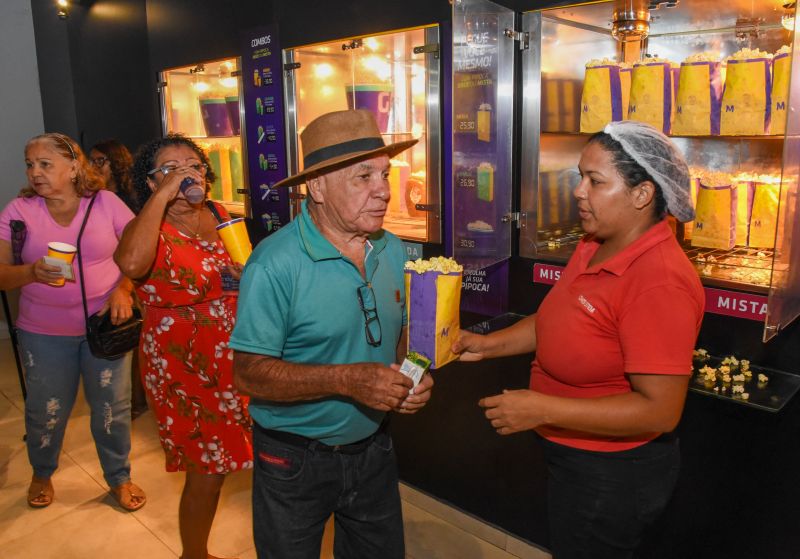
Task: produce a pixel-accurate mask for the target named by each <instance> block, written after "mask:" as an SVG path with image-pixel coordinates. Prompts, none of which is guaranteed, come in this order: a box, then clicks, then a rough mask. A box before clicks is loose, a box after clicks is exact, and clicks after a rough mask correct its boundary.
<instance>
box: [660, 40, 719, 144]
mask: <svg viewBox="0 0 800 559" xmlns="http://www.w3.org/2000/svg"><path fill="white" fill-rule="evenodd" d="M701 56H704V57H705V58H707V60H702V59H701ZM721 104H722V64H721V63H720V62H719V61H716V60H713V59H712V57H711V56H710V55H707V54H706V53H703V54H702V55H693V56H690V57H689V58H687V59H686V60H685V61H684V62H683V63H682V64H681V72H680V79H679V82H678V94H677V96H676V99H675V105H676V107H675V118H674V119H673V121H672V133H673V134H675V135H678V136H716V135H719V119H720V108H721Z"/></svg>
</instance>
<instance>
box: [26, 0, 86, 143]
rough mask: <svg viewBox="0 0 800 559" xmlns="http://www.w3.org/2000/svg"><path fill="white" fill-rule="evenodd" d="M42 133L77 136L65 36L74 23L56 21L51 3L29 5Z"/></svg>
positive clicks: (67, 46)
mask: <svg viewBox="0 0 800 559" xmlns="http://www.w3.org/2000/svg"><path fill="white" fill-rule="evenodd" d="M31 8H32V14H33V34H34V36H35V40H36V56H37V59H38V60H37V62H38V66H39V84H40V87H41V94H42V115H43V117H44V129H45V131H46V132H61V133H62V134H67V135H69V136H72V137H77V135H78V118H77V115H76V114H75V92H74V80H73V75H72V59H71V56H70V47H69V34H70V33H71V32H73V31H72V30H73V28H74V25H73V21H74V20H70V19H67V20H60V19H58V17H57V16H56V13H55V9H54V7H53V4H52V3H51V2H31Z"/></svg>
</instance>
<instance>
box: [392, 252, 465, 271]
mask: <svg viewBox="0 0 800 559" xmlns="http://www.w3.org/2000/svg"><path fill="white" fill-rule="evenodd" d="M405 269H406V270H412V271H414V272H416V273H418V274H424V273H425V272H440V273H442V274H449V273H452V272H462V271H463V270H464V267H463V266H462V265H461V264H459V263H458V262H456V261H455V260H454V259H452V258H445V257H444V256H434V257H433V258H431V259H430V260H424V259H422V258H418V259H417V260H413V261H412V260H409V261H408V262H406V264H405Z"/></svg>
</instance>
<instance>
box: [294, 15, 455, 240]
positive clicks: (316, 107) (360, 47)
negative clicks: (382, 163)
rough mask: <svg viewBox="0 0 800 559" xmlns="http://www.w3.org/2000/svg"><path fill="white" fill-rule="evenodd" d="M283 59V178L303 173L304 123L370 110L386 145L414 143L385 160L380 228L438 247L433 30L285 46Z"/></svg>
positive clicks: (436, 31) (436, 76)
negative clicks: (386, 189) (386, 193)
mask: <svg viewBox="0 0 800 559" xmlns="http://www.w3.org/2000/svg"><path fill="white" fill-rule="evenodd" d="M283 62H284V69H286V70H287V71H286V78H285V82H284V88H285V93H286V105H287V112H286V114H287V144H288V146H287V148H288V152H289V166H290V173H289V174H295V173H296V172H298V171H300V170H302V158H301V157H300V153H302V150H301V149H300V146H299V143H300V140H299V138H300V133H301V132H302V131H303V129H304V128H305V126H306V125H307V124H308V123H309V122H311V121H312V120H314V119H315V118H317V117H318V116H320V115H322V114H325V113H328V112H331V111H341V110H347V109H354V108H355V109H368V110H370V111H372V112H373V113H374V114H375V118H376V120H377V122H378V126H379V128H380V130H381V133H382V134H383V137H384V141H385V142H386V143H387V144H388V143H393V142H398V141H403V140H408V139H411V138H418V139H419V142H418V143H417V144H416V145H415V146H414V147H412V148H411V149H408V150H406V151H404V152H403V153H401V154H399V155H397V156H395V157H394V158H393V159H392V161H391V164H392V167H391V171H390V175H389V184H390V187H391V199H390V200H389V208H388V211H387V213H386V218H385V220H384V228H385V229H387V230H389V231H391V232H392V233H394V234H396V235H397V236H399V237H401V238H403V239H407V240H412V241H419V242H428V243H438V242H440V241H441V234H442V232H441V230H442V225H441V206H440V198H441V194H440V189H441V187H440V175H441V169H440V161H441V145H440V133H439V130H440V127H441V125H440V114H439V113H440V109H439V97H440V90H439V88H440V86H439V66H440V58H439V28H438V26H430V27H421V28H417V29H410V30H404V31H399V32H389V33H383V34H377V35H370V36H362V37H352V38H348V39H341V40H337V41H331V42H327V43H320V44H314V45H308V46H302V47H297V48H292V49H285V50H284V51H283ZM303 189H304V185H302V186H301V187H299V188H298V189H297V192H295V193H293V198H294V199H295V200H299V199H301V198H302V196H303V193H304V191H303ZM295 211H296V209H295Z"/></svg>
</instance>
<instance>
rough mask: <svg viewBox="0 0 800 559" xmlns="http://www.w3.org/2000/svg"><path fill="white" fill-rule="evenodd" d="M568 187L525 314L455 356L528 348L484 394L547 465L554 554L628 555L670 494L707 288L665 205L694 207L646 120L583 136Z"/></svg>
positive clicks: (468, 336) (678, 210)
mask: <svg viewBox="0 0 800 559" xmlns="http://www.w3.org/2000/svg"><path fill="white" fill-rule="evenodd" d="M578 169H579V171H580V174H581V181H580V183H579V184H578V186H577V187H576V188H575V192H574V196H575V198H576V199H577V205H578V212H579V215H580V219H581V227H583V230H584V231H585V232H586V236H585V237H584V238H583V239H582V240H581V241H580V243H578V246H577V247H576V249H575V253H574V254H573V255H572V258H570V261H569V263H568V264H567V266H566V268H565V269H564V271H563V272H562V273H561V279H559V281H558V283H556V285H555V286H554V287H553V288H552V289H551V290H550V292H549V293H548V294H547V296H546V297H545V298H544V300H543V301H542V303H541V305H540V306H539V309H538V311H537V313H536V314H533V315H531V316H528V317H526V318H524V319H522V320H521V321H519V322H518V323H516V324H515V325H513V326H510V327H508V328H505V329H503V330H499V331H497V332H493V333H491V334H488V335H485V336H482V335H479V334H473V333H469V332H462V333H461V337H460V340H459V341H458V342H456V344H454V346H453V350H454V351H458V352H462V353H461V360H462V361H478V360H481V359H486V358H490V357H500V356H507V355H517V354H523V353H529V352H534V351H535V352H536V359H535V360H534V361H533V363H532V365H531V376H530V385H529V389H527V390H506V391H504V392H503V393H502V394H498V395H495V396H490V397H487V398H484V399H482V400H481V401H480V402H479V404H480V406H482V407H483V408H485V415H486V418H487V419H488V420H489V421H490V422H491V424H492V427H494V428H495V429H496V431H497V432H498V433H499V434H501V435H508V434H511V433H516V432H519V431H526V430H534V431H535V432H536V433H537V435H538V438H539V441H540V442H541V444H542V448H543V450H544V456H545V460H546V462H547V470H548V482H547V483H548V486H547V488H548V500H547V509H548V516H549V524H550V549H551V551H552V552H553V557H554V559H578V558H585V559H602V558H608V559H612V558H613V559H620V558H624V557H632V556H633V554H634V552H635V550H636V547H637V546H638V544H639V541H640V539H641V537H642V533H643V531H644V529H645V528H646V527H647V526H648V525H650V524H651V523H653V522H654V521H655V520H656V519H657V518H658V516H659V515H660V514H661V512H662V511H663V510H664V508H665V507H666V506H667V503H668V502H669V499H670V497H671V495H672V492H673V489H674V487H675V483H676V481H677V477H678V469H679V466H680V453H679V448H678V440H677V438H676V437H675V436H674V435H673V434H672V431H673V429H675V427H676V425H677V424H678V421H679V420H680V417H681V412H682V411H683V404H684V401H685V399H686V390H687V386H688V383H689V377H690V376H691V372H692V349H693V348H694V344H695V341H696V339H697V334H698V332H699V330H700V322H701V320H702V318H703V307H704V303H705V296H704V293H703V288H702V286H701V285H700V280H699V278H698V277H697V272H696V271H695V270H694V267H693V266H692V264H691V262H689V259H688V258H686V255H685V254H684V252H683V250H682V249H681V247H680V245H679V244H678V242H677V240H676V239H675V236H674V235H673V233H672V231H671V229H670V227H669V224H668V223H667V221H666V219H665V218H666V215H667V213H670V214H672V215H673V216H675V217H676V218H677V219H678V220H679V221H689V220H691V219H693V218H694V209H693V206H692V201H691V195H690V190H689V169H688V167H687V165H686V161H685V160H684V157H683V155H682V154H681V153H680V152H679V151H678V149H677V147H676V146H675V144H674V143H673V142H672V141H671V140H670V139H669V138H667V137H666V136H664V134H662V133H661V132H660V131H658V130H656V129H655V128H653V127H652V126H648V125H646V124H643V123H640V122H634V121H621V122H612V123H610V124H608V125H607V126H606V127H605V130H604V131H603V132H599V133H597V134H595V135H594V136H592V137H591V138H589V141H588V143H587V145H586V147H585V148H584V149H583V153H582V154H581V159H580V163H579V164H578Z"/></svg>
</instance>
